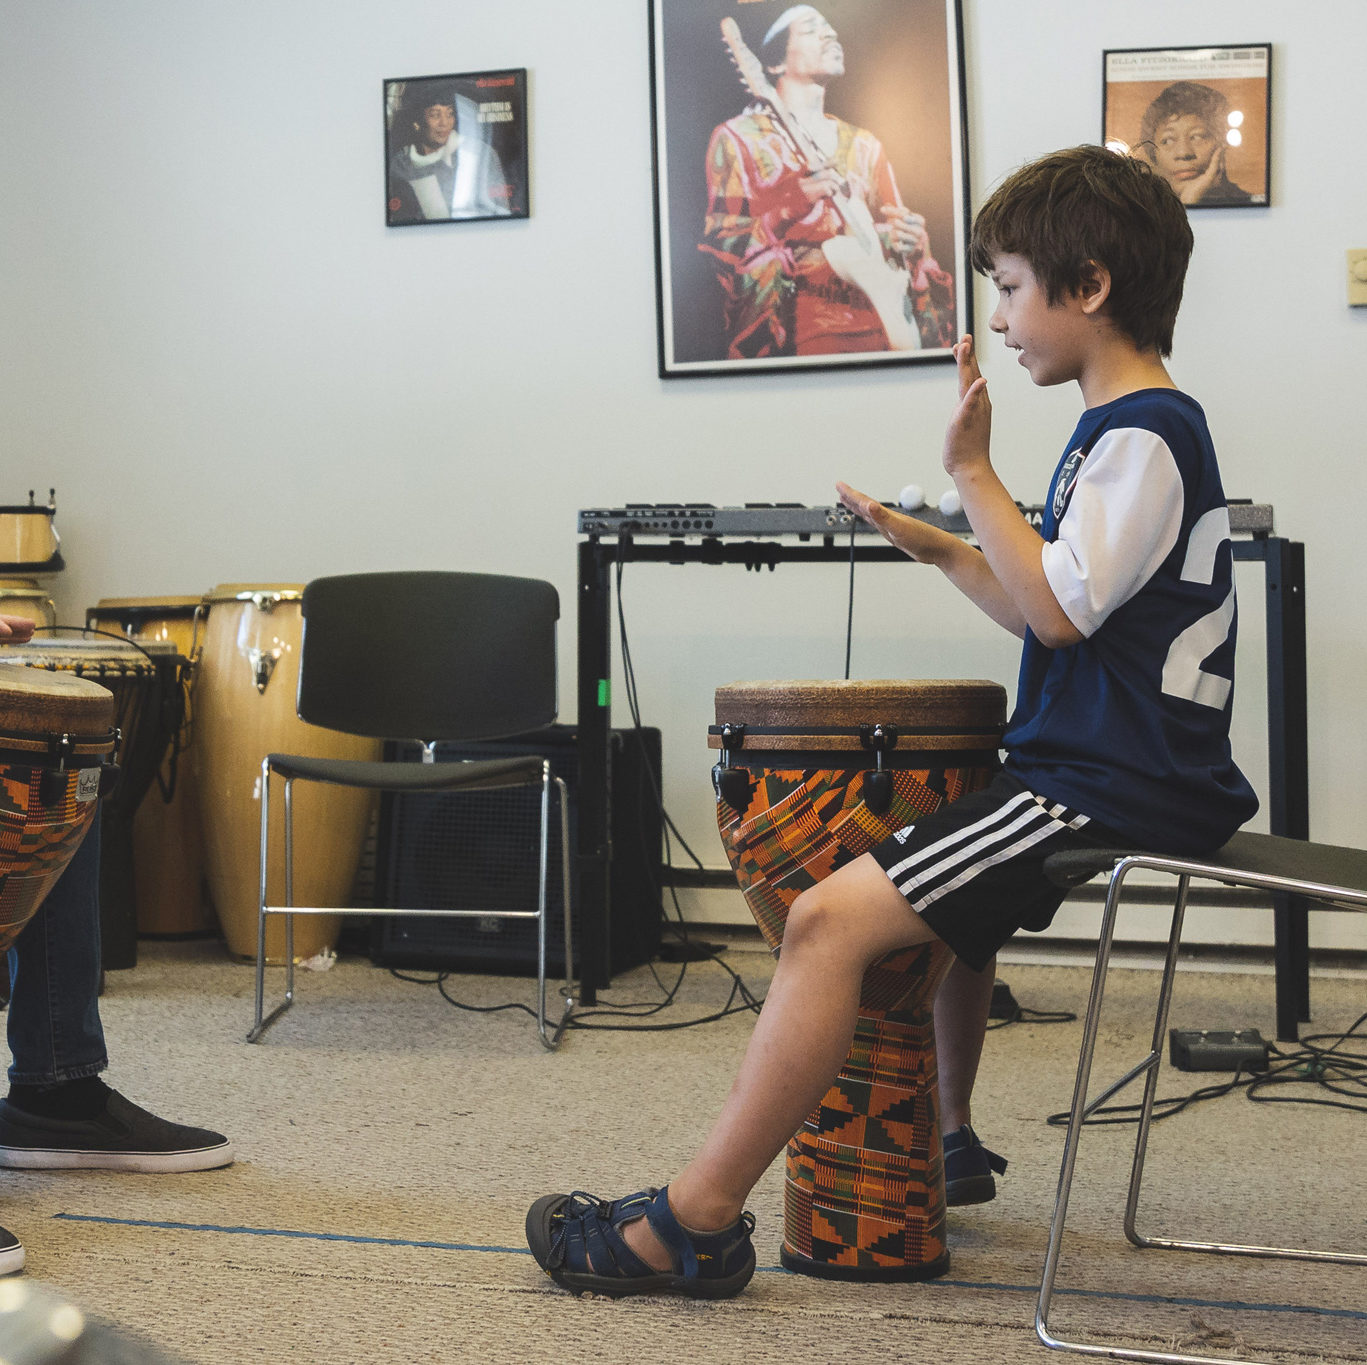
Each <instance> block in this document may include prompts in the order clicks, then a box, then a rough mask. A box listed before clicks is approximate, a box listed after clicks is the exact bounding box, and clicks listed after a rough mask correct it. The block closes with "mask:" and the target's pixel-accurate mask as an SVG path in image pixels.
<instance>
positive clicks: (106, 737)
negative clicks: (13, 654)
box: [0, 664, 117, 952]
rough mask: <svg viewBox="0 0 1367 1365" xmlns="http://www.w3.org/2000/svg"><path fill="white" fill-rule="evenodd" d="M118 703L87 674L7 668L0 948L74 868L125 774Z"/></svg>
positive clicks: (0, 794) (1, 688)
mask: <svg viewBox="0 0 1367 1365" xmlns="http://www.w3.org/2000/svg"><path fill="white" fill-rule="evenodd" d="M115 740H116V732H115V729H114V698H113V696H112V695H111V694H110V693H109V691H108V690H107V689H106V688H103V687H101V686H100V685H99V684H98V683H94V682H91V681H90V680H89V679H87V678H78V677H76V676H74V675H69V674H62V673H54V674H50V673H43V672H38V671H36V670H34V669H31V668H26V667H24V666H22V665H16V664H0V952H4V951H7V950H8V949H9V947H10V945H11V944H13V942H14V940H15V939H17V938H18V937H19V935H20V934H21V933H22V932H23V929H24V926H25V925H26V924H27V923H28V922H29V920H30V919H32V918H33V916H34V914H35V913H36V912H37V910H38V907H39V906H40V905H42V903H43V898H44V897H45V896H46V895H47V893H48V891H49V890H51V888H52V886H53V884H54V883H55V882H56V881H57V878H58V877H60V876H61V875H62V873H63V872H64V871H65V870H66V866H67V864H68V863H69V862H70V861H71V856H72V854H74V853H75V852H76V850H77V848H79V847H80V844H81V840H82V839H84V838H85V836H86V832H87V831H88V830H89V828H90V822H91V820H92V819H93V817H94V814H95V802H96V801H97V800H98V799H99V797H100V795H101V793H102V791H103V789H104V788H106V787H107V786H108V785H109V781H108V775H109V774H112V773H113V772H115V771H117V770H116V769H114V768H113V767H112V765H111V764H110V763H109V759H110V757H111V755H112V754H113V752H114V746H115Z"/></svg>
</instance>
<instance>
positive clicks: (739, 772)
mask: <svg viewBox="0 0 1367 1365" xmlns="http://www.w3.org/2000/svg"><path fill="white" fill-rule="evenodd" d="M712 787H713V789H714V790H715V791H716V793H717V799H718V800H720V801H725V802H726V804H727V805H728V806H730V807H731V809H732V810H736V811H743V810H745V809H746V808H747V807H748V806H749V804H750V774H749V773H748V772H747V771H746V770H745V769H744V768H732V767H728V766H727V765H726V764H725V763H718V764H717V765H716V766H715V767H714V768H713V769H712Z"/></svg>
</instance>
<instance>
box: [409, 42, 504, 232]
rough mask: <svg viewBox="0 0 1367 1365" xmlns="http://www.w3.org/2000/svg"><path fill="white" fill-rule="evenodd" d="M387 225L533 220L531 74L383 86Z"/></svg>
mask: <svg viewBox="0 0 1367 1365" xmlns="http://www.w3.org/2000/svg"><path fill="white" fill-rule="evenodd" d="M384 167H385V222H386V223H388V225H389V226H390V227H408V226H410V225H412V224H414V223H450V222H469V221H471V220H472V219H477V218H526V217H527V215H528V212H529V209H528V193H527V72H526V70H525V69H517V70H512V71H467V72H464V73H460V74H455V75H449V76H408V77H405V78H403V79H401V80H398V79H396V80H387V81H385V83H384Z"/></svg>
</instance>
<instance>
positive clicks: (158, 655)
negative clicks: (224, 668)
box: [0, 631, 186, 970]
mask: <svg viewBox="0 0 1367 1365" xmlns="http://www.w3.org/2000/svg"><path fill="white" fill-rule="evenodd" d="M0 661H3V662H5V663H10V664H24V665H26V666H27V667H29V668H32V669H45V670H47V671H48V672H51V673H70V674H72V675H74V676H75V677H78V678H85V679H87V680H88V681H90V682H93V683H96V684H98V685H99V686H100V687H103V688H105V689H107V690H108V691H109V692H110V693H111V694H112V697H113V701H114V724H115V725H116V726H117V727H118V730H119V735H120V739H119V770H120V775H119V782H118V786H117V787H116V788H114V790H113V792H112V793H111V795H110V797H109V799H108V800H107V801H106V802H105V812H104V824H103V828H102V830H101V837H100V944H101V960H102V964H103V965H104V966H105V967H107V968H110V969H113V970H117V969H119V968H126V967H133V966H136V965H137V960H138V930H137V907H136V897H135V895H134V881H133V816H134V814H135V813H136V811H137V808H138V805H139V803H140V802H141V801H142V799H143V797H144V796H145V795H146V794H147V789H148V788H149V787H150V786H151V785H152V782H153V779H154V778H155V776H156V771H157V767H158V765H159V764H160V763H161V758H162V755H163V754H164V753H165V751H166V746H167V744H168V743H169V742H170V739H171V736H172V735H173V734H174V733H175V730H176V728H177V726H178V725H179V716H180V698H181V693H180V677H181V670H182V668H183V667H184V665H185V664H186V660H185V659H184V658H183V657H182V656H181V655H180V654H178V653H177V652H176V649H175V647H174V646H173V645H169V644H158V643H156V642H152V641H149V642H147V643H146V644H133V643H131V642H129V641H126V640H116V639H111V638H108V637H106V636H102V635H98V634H87V635H48V634H45V633H43V632H41V631H40V632H39V633H38V634H36V635H34V637H33V638H32V639H31V640H29V641H28V642H27V643H25V644H22V645H9V646H5V647H4V652H3V654H0Z"/></svg>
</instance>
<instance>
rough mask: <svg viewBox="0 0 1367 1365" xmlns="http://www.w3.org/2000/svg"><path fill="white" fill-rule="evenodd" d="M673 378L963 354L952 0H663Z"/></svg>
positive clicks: (661, 182)
mask: <svg viewBox="0 0 1367 1365" xmlns="http://www.w3.org/2000/svg"><path fill="white" fill-rule="evenodd" d="M652 49H653V71H652V74H653V78H654V130H655V165H656V187H657V199H656V244H657V261H658V276H657V288H658V295H659V342H660V373H661V375H663V376H665V377H673V376H679V375H687V374H718V373H742V372H747V371H751V370H781V369H792V368H817V367H822V368H828V367H832V366H845V365H852V364H886V363H896V362H907V361H917V360H926V359H943V360H949V359H951V358H952V357H951V355H950V349H949V348H950V347H951V346H952V345H953V343H954V341H955V339H956V338H957V336H959V335H960V334H962V332H964V331H966V330H968V328H969V318H968V303H969V298H970V296H971V291H970V290H967V289H965V288H963V287H962V280H961V275H962V269H961V264H960V263H961V261H962V259H963V254H964V241H965V226H966V212H967V203H966V179H967V177H966V174H965V167H964V139H963V94H962V80H961V58H960V54H961V43H960V26H959V14H958V5H957V2H956V0H825V3H823V4H822V5H821V7H819V8H818V7H817V6H815V5H809V4H799V5H790V6H787V7H785V6H784V5H783V4H782V3H781V0H671V3H668V4H666V3H665V0H652Z"/></svg>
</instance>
